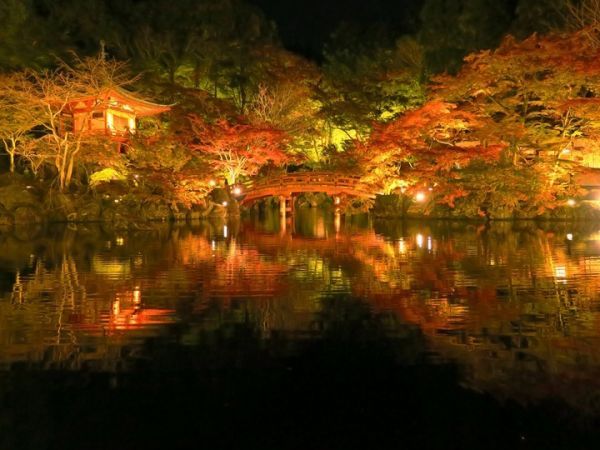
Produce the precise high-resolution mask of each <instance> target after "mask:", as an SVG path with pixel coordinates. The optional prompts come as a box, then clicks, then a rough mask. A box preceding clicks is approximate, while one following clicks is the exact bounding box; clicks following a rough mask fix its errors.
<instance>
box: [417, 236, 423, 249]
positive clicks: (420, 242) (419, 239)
mask: <svg viewBox="0 0 600 450" xmlns="http://www.w3.org/2000/svg"><path fill="white" fill-rule="evenodd" d="M417 247H419V248H423V235H422V234H417Z"/></svg>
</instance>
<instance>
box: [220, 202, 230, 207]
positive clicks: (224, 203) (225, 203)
mask: <svg viewBox="0 0 600 450" xmlns="http://www.w3.org/2000/svg"><path fill="white" fill-rule="evenodd" d="M228 204H229V203H227V201H224V202H223V203H221V205H223V206H227V205H228Z"/></svg>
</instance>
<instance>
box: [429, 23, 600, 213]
mask: <svg viewBox="0 0 600 450" xmlns="http://www.w3.org/2000/svg"><path fill="white" fill-rule="evenodd" d="M574 49H578V50H577V51H574ZM598 56H599V55H598V50H597V49H596V48H594V46H593V44H592V43H590V42H589V40H588V39H587V37H586V34H585V33H584V32H578V33H572V34H568V35H560V36H558V35H556V36H548V37H539V36H535V35H534V36H532V37H530V38H528V39H526V40H525V41H523V42H517V41H516V40H514V39H513V38H510V37H509V38H507V39H505V41H504V42H503V44H502V45H501V46H500V48H499V49H497V50H496V51H494V52H491V51H484V52H480V53H477V54H473V55H470V56H469V57H468V58H466V64H465V66H464V67H463V69H462V70H461V72H460V73H459V74H458V76H456V77H441V78H439V79H438V80H437V81H438V82H439V83H440V86H439V89H438V91H437V93H438V95H440V96H441V97H443V98H444V99H446V100H447V101H451V102H455V103H457V104H460V105H462V106H461V108H463V109H465V110H467V111H470V112H471V113H473V114H475V115H476V116H477V117H481V118H486V119H488V120H487V121H486V125H485V130H486V132H487V135H488V139H489V140H491V141H494V140H495V141H504V142H506V143H507V144H508V147H507V148H506V153H505V161H506V162H508V163H509V164H511V165H512V166H513V169H514V170H523V171H526V172H529V173H530V175H532V178H531V180H530V186H528V187H526V188H524V190H528V189H529V188H530V187H531V186H534V185H535V186H537V189H536V192H534V193H531V192H530V194H528V195H526V196H525V197H527V201H528V202H529V203H531V204H532V205H534V204H537V206H535V208H537V209H538V211H543V210H544V209H553V208H555V207H556V206H558V205H559V204H560V201H566V198H567V197H569V196H571V195H576V194H578V193H579V192H578V191H577V189H576V187H575V186H573V184H572V183H571V178H572V175H573V174H575V173H576V172H577V171H578V170H579V166H578V165H577V164H575V163H574V161H573V159H577V158H580V159H582V160H585V159H586V158H588V156H591V154H593V153H594V152H595V149H596V148H597V145H596V144H595V141H596V136H597V128H598V126H597V125H596V120H595V117H594V112H593V111H594V110H595V109H596V104H597V99H596V98H595V96H596V94H595V93H596V92H598V91H599V90H600V75H599V73H600V72H599V71H598V63H597V59H598ZM567 155H570V156H568V157H567ZM586 155H588V156H586ZM569 160H570V161H569ZM532 165H534V166H535V167H534V168H532V169H528V168H529V167H530V166H532ZM514 189H515V192H516V191H517V190H518V189H520V188H519V186H514Z"/></svg>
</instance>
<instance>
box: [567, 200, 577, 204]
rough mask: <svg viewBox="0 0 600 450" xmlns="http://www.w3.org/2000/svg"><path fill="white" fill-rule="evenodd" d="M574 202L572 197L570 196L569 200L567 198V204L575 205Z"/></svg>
mask: <svg viewBox="0 0 600 450" xmlns="http://www.w3.org/2000/svg"><path fill="white" fill-rule="evenodd" d="M576 203H577V202H576V201H575V200H574V199H572V198H570V199H569V200H567V205H569V206H575V204H576Z"/></svg>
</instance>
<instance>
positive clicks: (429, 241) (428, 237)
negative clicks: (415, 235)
mask: <svg viewBox="0 0 600 450" xmlns="http://www.w3.org/2000/svg"><path fill="white" fill-rule="evenodd" d="M432 248H433V244H432V242H431V236H427V250H429V251H431V249H432Z"/></svg>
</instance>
